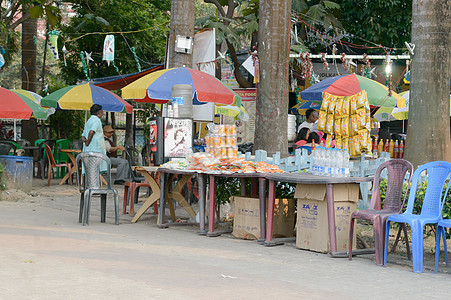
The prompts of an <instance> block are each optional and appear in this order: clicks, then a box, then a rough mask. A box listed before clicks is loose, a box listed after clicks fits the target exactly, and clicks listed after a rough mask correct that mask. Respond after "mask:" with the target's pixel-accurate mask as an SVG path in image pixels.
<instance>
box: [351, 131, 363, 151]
mask: <svg viewBox="0 0 451 300" xmlns="http://www.w3.org/2000/svg"><path fill="white" fill-rule="evenodd" d="M359 139H360V138H359V135H358V134H356V135H354V136H353V137H352V141H351V145H352V146H351V152H353V154H351V156H357V155H360V153H361V152H360V141H359Z"/></svg>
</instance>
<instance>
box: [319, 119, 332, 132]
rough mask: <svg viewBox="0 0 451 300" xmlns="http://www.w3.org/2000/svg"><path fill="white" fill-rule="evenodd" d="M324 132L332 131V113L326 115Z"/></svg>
mask: <svg viewBox="0 0 451 300" xmlns="http://www.w3.org/2000/svg"><path fill="white" fill-rule="evenodd" d="M318 130H319V128H318ZM324 132H325V133H327V134H333V133H334V115H333V114H328V115H327V121H326V128H325V130H324Z"/></svg>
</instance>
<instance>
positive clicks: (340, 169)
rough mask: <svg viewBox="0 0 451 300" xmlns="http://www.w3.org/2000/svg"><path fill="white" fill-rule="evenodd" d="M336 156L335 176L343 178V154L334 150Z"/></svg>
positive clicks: (338, 150)
mask: <svg viewBox="0 0 451 300" xmlns="http://www.w3.org/2000/svg"><path fill="white" fill-rule="evenodd" d="M335 152H336V153H335V154H336V162H337V164H336V175H335V176H337V177H343V175H344V174H343V165H344V163H343V159H344V157H343V152H342V151H341V150H340V149H335Z"/></svg>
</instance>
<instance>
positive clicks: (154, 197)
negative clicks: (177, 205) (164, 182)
mask: <svg viewBox="0 0 451 300" xmlns="http://www.w3.org/2000/svg"><path fill="white" fill-rule="evenodd" d="M135 170H136V171H139V172H140V173H141V174H142V175H143V176H144V178H145V179H146V181H147V182H148V183H149V185H150V189H151V190H152V194H151V195H150V196H149V197H148V198H147V199H146V201H145V202H144V204H143V205H142V206H141V208H140V209H139V211H138V212H137V213H136V214H135V216H134V217H133V219H132V221H131V222H132V223H136V222H137V221H138V219H139V218H140V217H141V216H142V215H143V214H144V213H145V212H146V211H147V210H148V209H149V207H151V206H152V204H154V203H155V202H156V201H158V199H160V186H159V185H158V183H157V182H156V181H155V177H154V176H152V173H156V172H157V171H158V167H144V166H137V167H135ZM133 202H134V199H133V195H130V211H132V206H133V205H134V203H133ZM125 205H127V201H126V200H124V207H125Z"/></svg>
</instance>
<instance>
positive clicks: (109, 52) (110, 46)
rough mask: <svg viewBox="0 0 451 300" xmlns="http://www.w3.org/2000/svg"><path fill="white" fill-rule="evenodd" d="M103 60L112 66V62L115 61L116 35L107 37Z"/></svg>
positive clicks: (104, 44) (104, 43)
mask: <svg viewBox="0 0 451 300" xmlns="http://www.w3.org/2000/svg"><path fill="white" fill-rule="evenodd" d="M102 59H103V60H106V61H107V62H108V65H109V64H110V61H113V60H114V35H112V34H109V35H107V36H106V37H105V41H104V42H103V58H102Z"/></svg>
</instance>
